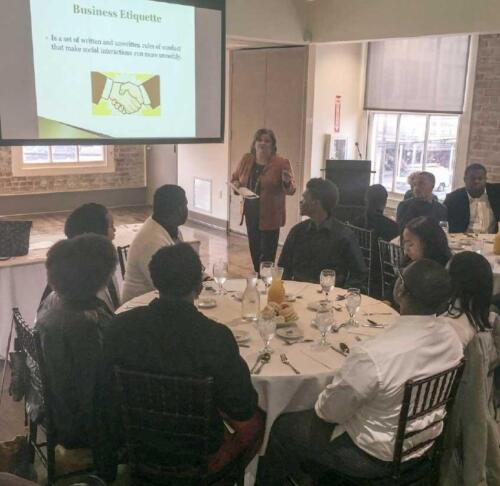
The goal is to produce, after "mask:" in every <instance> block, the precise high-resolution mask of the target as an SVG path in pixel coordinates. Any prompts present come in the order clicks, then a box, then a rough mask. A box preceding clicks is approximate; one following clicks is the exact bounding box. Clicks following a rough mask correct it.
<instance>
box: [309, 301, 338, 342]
mask: <svg viewBox="0 0 500 486" xmlns="http://www.w3.org/2000/svg"><path fill="white" fill-rule="evenodd" d="M314 323H315V324H316V327H317V328H318V331H319V332H320V333H321V339H320V341H319V342H318V343H317V344H316V345H315V347H316V348H318V349H319V350H323V349H326V348H328V346H330V343H329V342H328V341H327V340H326V335H327V333H328V332H330V330H331V329H332V326H333V324H334V317H333V308H332V307H330V306H328V305H324V304H323V305H320V307H319V309H318V311H317V312H316V317H315V318H314Z"/></svg>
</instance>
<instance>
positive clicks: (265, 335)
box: [257, 316, 276, 354]
mask: <svg viewBox="0 0 500 486" xmlns="http://www.w3.org/2000/svg"><path fill="white" fill-rule="evenodd" d="M257 330H258V331H259V335H260V337H261V338H262V341H263V342H264V349H263V350H262V351H259V354H263V353H272V352H273V350H272V348H271V347H270V346H269V344H270V342H271V340H272V339H273V337H274V333H275V332H276V320H275V319H274V317H271V318H266V317H265V316H262V317H260V318H259V320H258V321H257Z"/></svg>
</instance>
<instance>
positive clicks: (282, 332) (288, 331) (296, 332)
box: [276, 326, 304, 341]
mask: <svg viewBox="0 0 500 486" xmlns="http://www.w3.org/2000/svg"><path fill="white" fill-rule="evenodd" d="M276 335H277V336H279V337H280V338H283V339H287V340H293V341H295V340H296V339H302V338H303V337H304V334H303V333H302V331H301V330H300V329H299V328H298V327H295V326H292V327H284V328H282V329H277V330H276Z"/></svg>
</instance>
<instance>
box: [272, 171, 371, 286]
mask: <svg viewBox="0 0 500 486" xmlns="http://www.w3.org/2000/svg"><path fill="white" fill-rule="evenodd" d="M337 201H338V189H337V186H336V185H335V184H334V183H333V182H331V181H329V180H324V179H319V178H315V179H311V180H310V181H309V182H308V183H307V185H306V190H305V192H304V194H303V196H302V201H301V202H300V213H301V215H303V216H309V218H310V219H308V220H306V221H303V222H302V223H298V224H296V225H295V226H294V227H293V228H292V229H291V230H290V233H289V234H288V236H287V239H286V241H285V244H284V246H283V251H282V252H281V256H280V258H279V262H278V265H279V266H280V267H283V268H284V273H283V278H285V279H289V280H291V279H293V280H299V281H303V282H319V275H320V273H321V270H323V269H325V268H331V269H333V270H335V271H336V272H337V285H338V286H339V287H345V288H348V287H358V288H362V287H364V286H365V285H366V273H367V270H366V266H365V263H364V260H363V255H362V254H361V249H360V248H359V244H358V241H357V239H356V236H355V235H354V233H353V232H352V231H351V230H350V229H349V228H348V227H347V226H345V225H344V224H343V223H342V222H340V221H339V220H337V219H335V218H334V216H333V212H334V210H335V206H336V205H337Z"/></svg>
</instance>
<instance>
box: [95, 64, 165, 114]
mask: <svg viewBox="0 0 500 486" xmlns="http://www.w3.org/2000/svg"><path fill="white" fill-rule="evenodd" d="M91 82H92V102H93V103H95V104H97V103H99V102H100V101H101V100H102V99H104V100H109V101H110V103H111V105H112V106H113V107H114V108H115V109H116V110H118V111H119V112H120V113H122V114H123V115H130V114H133V113H137V112H138V111H139V110H140V109H141V108H142V107H143V106H150V107H151V108H153V109H154V108H156V107H158V106H160V77H159V76H157V75H156V76H152V77H151V78H150V79H148V80H147V81H144V82H143V83H141V84H135V83H133V82H130V81H127V82H120V81H116V80H114V79H111V78H109V77H107V76H105V75H104V74H102V73H98V72H92V73H91Z"/></svg>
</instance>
